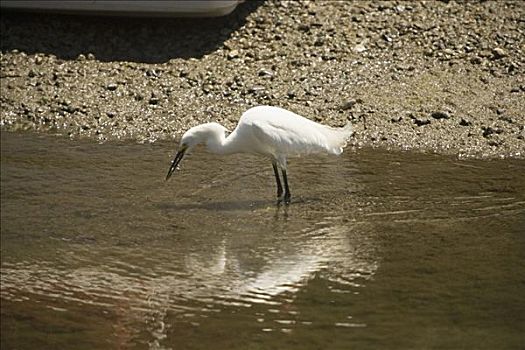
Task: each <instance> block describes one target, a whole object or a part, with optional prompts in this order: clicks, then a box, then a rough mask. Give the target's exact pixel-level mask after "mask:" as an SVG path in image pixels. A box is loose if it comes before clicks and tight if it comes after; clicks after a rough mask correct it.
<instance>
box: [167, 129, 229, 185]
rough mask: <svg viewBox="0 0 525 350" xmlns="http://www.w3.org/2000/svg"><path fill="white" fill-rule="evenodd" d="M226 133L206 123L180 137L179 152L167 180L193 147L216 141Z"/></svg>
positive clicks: (225, 130)
mask: <svg viewBox="0 0 525 350" xmlns="http://www.w3.org/2000/svg"><path fill="white" fill-rule="evenodd" d="M227 133H228V130H227V129H226V128H225V127H224V126H222V125H220V124H217V123H206V124H201V125H197V126H194V127H193V128H191V129H189V130H188V131H186V132H185V133H184V135H182V138H181V140H180V144H179V150H178V152H177V154H176V155H175V159H173V162H172V163H171V167H170V169H169V170H168V175H166V180H168V179H169V178H170V177H171V175H172V174H173V172H174V171H175V170H176V169H177V166H178V165H179V163H180V162H181V161H182V158H183V157H184V155H185V154H187V153H188V152H189V151H191V150H192V149H193V148H194V147H195V146H197V145H200V144H207V145H208V146H209V145H210V143H213V142H216V141H218V140H219V139H220V138H221V137H224V136H225V135H226V134H227Z"/></svg>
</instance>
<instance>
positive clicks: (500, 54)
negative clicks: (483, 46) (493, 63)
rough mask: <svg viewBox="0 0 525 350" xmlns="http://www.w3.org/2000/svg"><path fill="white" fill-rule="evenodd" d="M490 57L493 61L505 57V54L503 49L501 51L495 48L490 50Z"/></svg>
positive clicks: (499, 48)
mask: <svg viewBox="0 0 525 350" xmlns="http://www.w3.org/2000/svg"><path fill="white" fill-rule="evenodd" d="M492 57H493V58H494V59H499V58H503V57H507V52H506V51H505V50H504V49H502V48H501V47H496V48H494V49H492Z"/></svg>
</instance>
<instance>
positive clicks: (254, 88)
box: [248, 85, 264, 94]
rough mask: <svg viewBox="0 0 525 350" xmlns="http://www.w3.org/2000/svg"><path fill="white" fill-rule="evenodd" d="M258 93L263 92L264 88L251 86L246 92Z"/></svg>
mask: <svg viewBox="0 0 525 350" xmlns="http://www.w3.org/2000/svg"><path fill="white" fill-rule="evenodd" d="M259 91H264V86H260V85H255V86H252V87H250V88H249V89H248V92H249V93H251V94H256V93H258V92H259Z"/></svg>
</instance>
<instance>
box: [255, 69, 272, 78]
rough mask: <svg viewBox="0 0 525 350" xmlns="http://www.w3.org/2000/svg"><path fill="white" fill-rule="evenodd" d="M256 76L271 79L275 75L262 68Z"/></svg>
mask: <svg viewBox="0 0 525 350" xmlns="http://www.w3.org/2000/svg"><path fill="white" fill-rule="evenodd" d="M257 75H259V76H260V77H273V76H274V75H275V73H274V72H273V71H271V70H269V69H266V68H262V69H261V70H259V72H258V73H257Z"/></svg>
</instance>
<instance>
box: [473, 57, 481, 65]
mask: <svg viewBox="0 0 525 350" xmlns="http://www.w3.org/2000/svg"><path fill="white" fill-rule="evenodd" d="M481 62H483V59H482V58H481V57H479V56H474V57H472V58H471V59H470V63H472V64H481Z"/></svg>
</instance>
